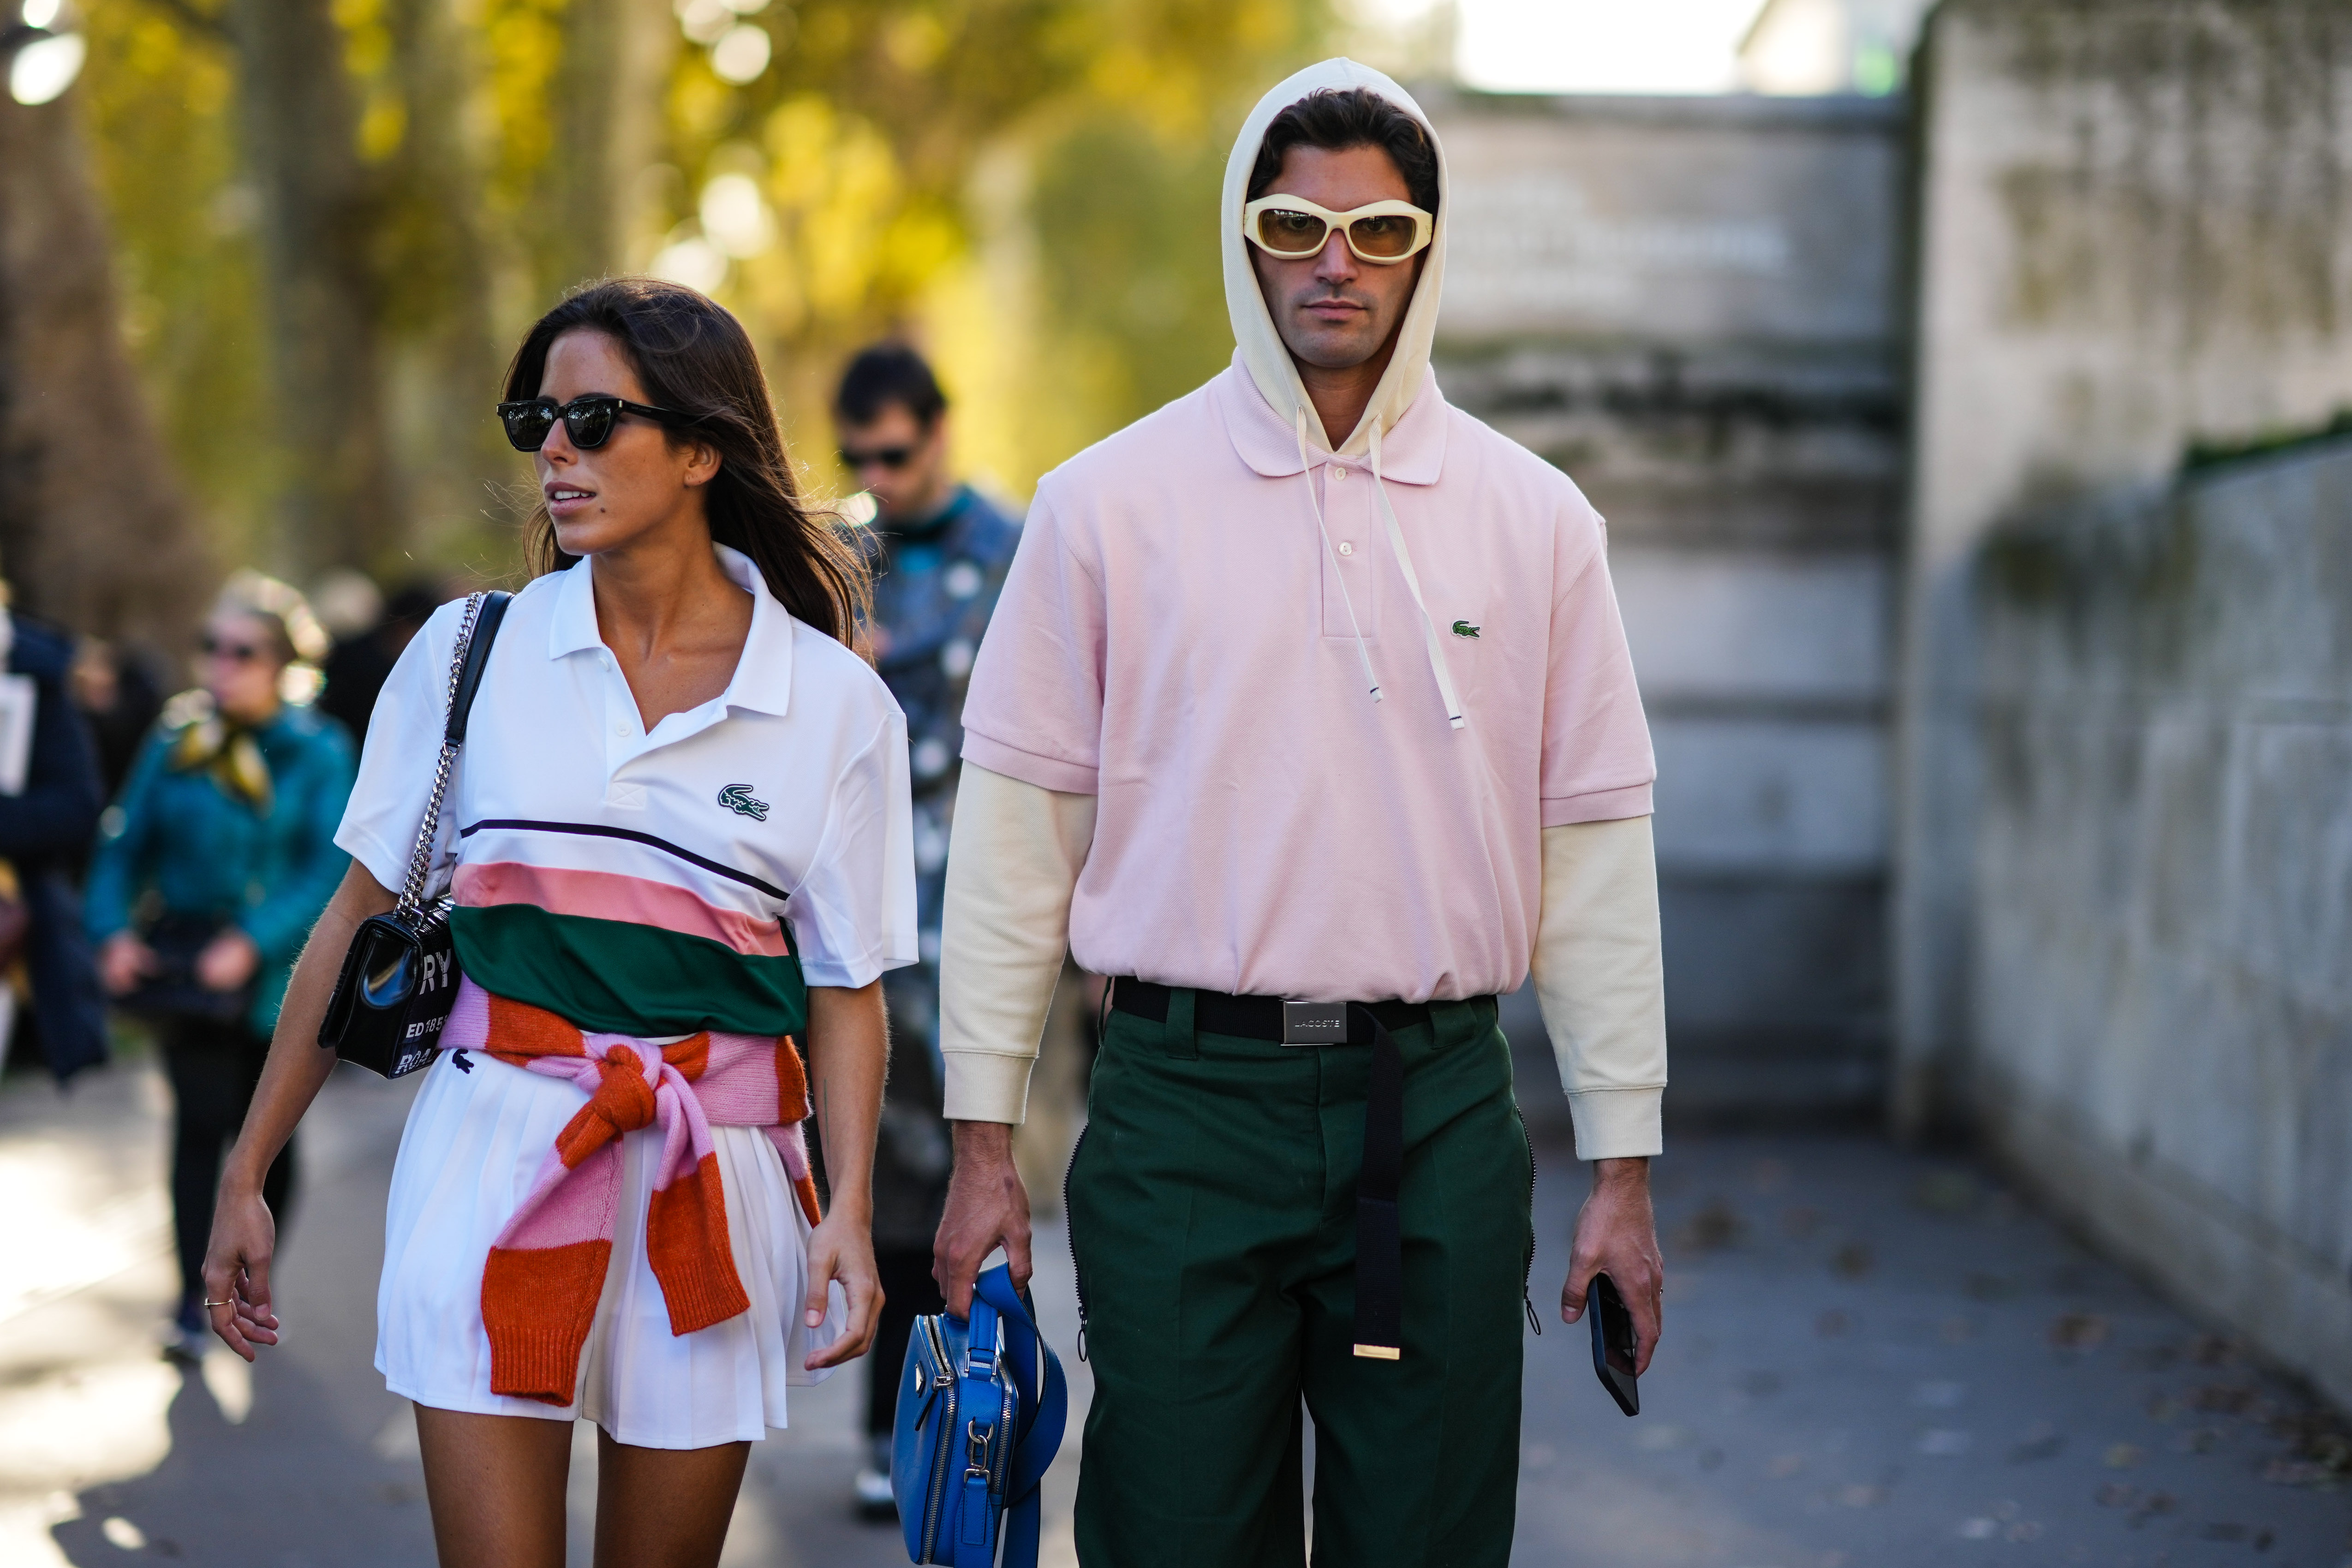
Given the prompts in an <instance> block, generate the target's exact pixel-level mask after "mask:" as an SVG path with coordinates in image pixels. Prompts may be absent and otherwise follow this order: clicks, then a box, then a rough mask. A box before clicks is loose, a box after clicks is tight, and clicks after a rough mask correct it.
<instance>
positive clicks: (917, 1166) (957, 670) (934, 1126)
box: [833, 343, 1021, 1519]
mask: <svg viewBox="0 0 2352 1568" xmlns="http://www.w3.org/2000/svg"><path fill="white" fill-rule="evenodd" d="M833 413H834V423H835V429H836V430H837V432H838V433H839V435H840V440H841V461H842V465H843V466H844V467H845V468H847V469H848V470H849V471H850V473H851V474H853V475H855V476H856V479H857V483H858V485H859V486H860V487H861V488H862V489H863V490H864V491H865V492H866V494H867V495H869V496H871V497H873V498H874V503H875V508H876V509H875V517H874V533H873V536H872V537H873V540H874V549H875V561H874V572H875V577H874V620H873V638H874V648H875V665H876V667H877V669H879V670H880V671H881V672H882V678H883V679H884V680H885V681H887V683H889V686H890V695H893V696H895V697H897V698H898V706H899V707H900V708H901V709H903V710H904V711H905V713H906V716H907V740H908V755H909V756H910V758H912V764H913V771H914V780H915V782H914V797H915V800H914V821H915V910H916V914H915V920H916V929H917V932H918V934H919V935H918V942H919V949H920V951H921V953H922V961H921V962H920V963H919V964H912V965H909V966H908V967H906V968H903V969H894V970H892V971H891V972H890V973H889V974H888V975H887V976H885V977H884V978H883V981H882V986H883V991H884V994H885V995H886V996H887V998H888V999H889V1004H890V1078H889V1087H888V1090H887V1095H886V1098H885V1099H884V1101H883V1105H882V1130H881V1137H880V1141H879V1145H878V1146H877V1149H876V1151H875V1155H874V1262H875V1267H876V1268H877V1269H878V1270H880V1272H881V1277H882V1290H883V1293H884V1304H883V1308H882V1318H881V1322H880V1324H879V1326H878V1327H877V1330H876V1338H875V1345H874V1353H873V1354H872V1356H871V1357H869V1358H868V1360H867V1362H866V1445H867V1456H866V1465H865V1467H864V1468H863V1469H860V1470H859V1471H858V1474H857V1478H856V1498H857V1503H858V1507H859V1508H860V1510H861V1511H864V1512H865V1513H866V1515H867V1516H868V1517H869V1518H874V1519H894V1518H896V1517H897V1510H896V1507H895V1505H894V1504H893V1503H892V1501H891V1496H890V1424H891V1419H892V1416H893V1415H894V1414H895V1411H896V1405H897V1399H898V1372H899V1368H900V1367H901V1365H902V1364H904V1362H905V1360H906V1354H907V1335H908V1332H909V1331H910V1330H911V1329H912V1328H913V1326H914V1322H915V1318H916V1315H917V1314H918V1313H922V1312H938V1311H939V1310H940V1306H941V1304H942V1303H941V1301H940V1290H939V1285H938V1283H937V1282H936V1281H933V1280H932V1278H931V1242H932V1239H933V1238H934V1237H935V1236H936V1235H937V1233H938V1231H939V1227H940V1208H941V1206H942V1205H943V1204H945V1202H946V1201H947V1191H948V1166H949V1154H948V1130H947V1124H946V1123H945V1122H944V1121H942V1120H941V1119H940V1082H941V1072H940V1045H939V1015H940V974H939V954H940V896H941V894H942V893H943V892H944V891H945V888H946V885H947V849H948V828H949V824H950V822H951V821H953V820H954V816H955V786H956V775H957V773H958V771H959V770H960V767H961V764H960V761H959V758H961V753H962V751H963V722H962V721H963V694H964V686H965V685H966V683H967V681H968V679H969V677H970V675H971V662H972V655H973V653H974V652H975V651H976V650H978V648H979V647H980V639H981V634H982V632H986V631H987V630H988V617H989V612H991V611H992V610H994V609H995V608H996V596H997V594H998V593H999V592H1000V591H1003V586H1004V572H1005V569H1006V568H1007V567H1008V566H1010V565H1011V564H1012V561H1013V546H1014V545H1015V544H1016V543H1018V542H1019V541H1020V538H1021V531H1020V527H1019V525H1018V524H1016V523H1015V522H1013V520H1012V519H1011V518H1009V517H1006V516H1005V515H1004V514H1003V512H1000V511H999V510H997V508H996V507H993V506H992V505H991V504H990V503H989V501H988V499H987V497H984V496H982V494H981V493H980V492H979V491H978V490H976V489H974V488H972V486H970V485H968V484H965V483H962V482H961V481H959V480H958V479H957V478H956V476H955V470H954V468H953V466H952V465H951V462H950V455H949V445H948V402H947V397H946V395H945V394H944V393H942V392H940V383H939V381H938V379H937V378H936V377H935V376H934V375H933V374H932V373H931V368H930V366H929V365H928V364H926V363H925V362H924V361H923V358H922V356H921V355H920V354H919V353H917V352H916V351H915V350H913V349H910V348H908V347H906V346H905V345H903V344H898V343H880V344H877V345H875V346H874V347H872V348H869V349H866V350H864V351H862V352H861V353H859V354H858V355H857V356H856V358H855V359H853V360H851V361H849V367H848V369H847V370H846V371H844V372H843V373H842V378H841V389H840V391H839V392H838V393H837V394H836V395H835V399H834V406H833Z"/></svg>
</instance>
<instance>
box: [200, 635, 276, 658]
mask: <svg viewBox="0 0 2352 1568" xmlns="http://www.w3.org/2000/svg"><path fill="white" fill-rule="evenodd" d="M196 645H197V646H198V647H199V648H202V649H203V650H204V651H205V655H206V656H207V657H209V658H215V659H226V660H228V661H229V662H230V663H231V664H251V663H253V662H254V661H255V660H256V659H258V658H260V657H262V656H263V650H262V649H260V648H257V647H256V646H255V645H254V644H252V643H227V642H224V641H222V640H221V639H220V638H218V637H215V636H214V635H213V634H212V633H211V632H205V635H204V640H203V641H202V642H200V643H197V644H196Z"/></svg>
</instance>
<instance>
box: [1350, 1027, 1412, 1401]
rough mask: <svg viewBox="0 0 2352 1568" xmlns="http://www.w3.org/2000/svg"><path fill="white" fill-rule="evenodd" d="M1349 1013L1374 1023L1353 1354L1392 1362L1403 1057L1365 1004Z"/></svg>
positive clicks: (1397, 1353) (1399, 1250) (1397, 1330)
mask: <svg viewBox="0 0 2352 1568" xmlns="http://www.w3.org/2000/svg"><path fill="white" fill-rule="evenodd" d="M1348 1011H1349V1016H1350V1018H1353V1017H1354V1016H1356V1015H1359V1014H1360V1015H1361V1016H1362V1018H1363V1019H1364V1021H1365V1022H1367V1023H1369V1024H1370V1025H1371V1026H1372V1061H1371V1075H1370V1082H1369V1083H1368V1085H1367V1087H1366V1089H1365V1092H1364V1161H1363V1165H1362V1166H1361V1167H1360V1170H1359V1172H1358V1174H1357V1176H1356V1354H1358V1355H1360V1356H1367V1357H1369V1358H1370V1359H1372V1360H1375V1361H1395V1360H1398V1359H1399V1358H1400V1357H1402V1355H1403V1354H1404V1233H1403V1231H1402V1229H1401V1228H1399V1226H1398V1223H1397V1192H1398V1189H1399V1188H1400V1187H1402V1186H1403V1185H1404V1056H1403V1054H1402V1052H1400V1051H1398V1050H1397V1042H1396V1037H1395V1036H1394V1035H1392V1034H1391V1033H1389V1031H1388V1027H1387V1026H1386V1025H1385V1024H1383V1023H1381V1020H1380V1019H1378V1018H1377V1017H1375V1016H1374V1015H1373V1013H1372V1011H1371V1009H1369V1008H1367V1007H1364V1006H1363V1005H1362V1004H1360V1003H1351V1004H1349V1009H1348Z"/></svg>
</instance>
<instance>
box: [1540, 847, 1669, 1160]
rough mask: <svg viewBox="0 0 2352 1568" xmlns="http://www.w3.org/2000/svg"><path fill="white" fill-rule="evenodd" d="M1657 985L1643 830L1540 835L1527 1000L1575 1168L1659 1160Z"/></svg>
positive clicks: (1662, 1044) (1660, 969)
mask: <svg viewBox="0 0 2352 1568" xmlns="http://www.w3.org/2000/svg"><path fill="white" fill-rule="evenodd" d="M1535 982H1536V999H1537V1001H1538V1004H1540V1006H1541V1007H1542V1009H1543V1018H1544V1027H1545V1029H1546V1030H1548V1031H1549V1033H1550V1035H1551V1045H1552V1052H1553V1054H1554V1055H1555V1056H1556V1057H1558V1058H1559V1081H1560V1086H1561V1087H1562V1088H1564V1089H1566V1090H1567V1091H1568V1105H1569V1111H1570V1115H1571V1116H1573V1118H1574V1119H1575V1123H1576V1153H1577V1156H1578V1157H1579V1158H1580V1159H1587V1160H1610V1159H1629V1158H1634V1157H1638V1156H1641V1155H1654V1154H1656V1153H1658V1152H1659V1149H1660V1146H1661V1143H1660V1134H1659V1109H1660V1105H1661V1103H1662V1102H1663V1100H1664V1093H1665V1087H1666V1004H1665V971H1664V963H1663V961H1662V959H1661V956H1660V953H1659V946H1658V870H1657V856H1656V852H1655V850H1654V846H1653V844H1652V841H1651V837H1650V819H1649V818H1647V817H1625V818H1620V819H1618V820H1617V821H1608V822H1577V823H1572V824H1570V825H1566V826H1562V827H1557V828H1546V829H1545V830H1544V831H1543V922H1542V925H1540V926H1539V927H1538V931H1537V935H1536V951H1535Z"/></svg>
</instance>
